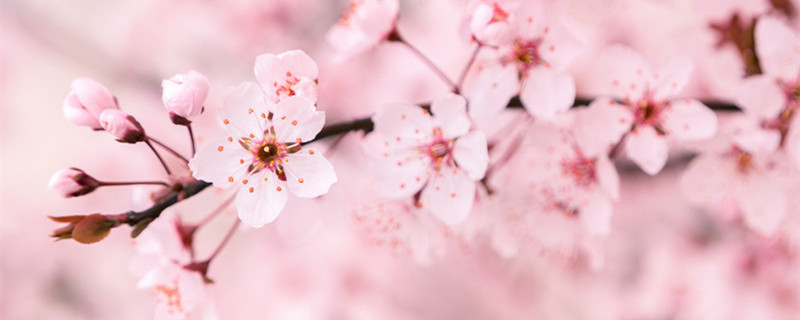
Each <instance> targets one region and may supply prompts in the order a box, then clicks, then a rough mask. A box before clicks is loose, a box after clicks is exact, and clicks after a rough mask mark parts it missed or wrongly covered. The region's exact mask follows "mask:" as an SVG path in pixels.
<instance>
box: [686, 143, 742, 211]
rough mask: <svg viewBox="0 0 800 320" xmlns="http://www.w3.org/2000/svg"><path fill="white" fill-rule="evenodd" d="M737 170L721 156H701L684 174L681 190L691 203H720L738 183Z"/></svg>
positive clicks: (693, 161)
mask: <svg viewBox="0 0 800 320" xmlns="http://www.w3.org/2000/svg"><path fill="white" fill-rule="evenodd" d="M735 170H736V168H734V167H733V166H732V164H731V161H727V159H725V158H723V157H721V156H718V155H714V154H700V155H699V156H698V157H697V158H695V159H694V160H692V162H691V163H690V164H689V166H688V168H687V169H686V171H684V172H683V175H682V176H681V181H680V186H681V190H683V194H684V195H685V196H686V197H687V198H688V199H689V200H690V201H692V202H694V203H697V204H702V205H709V204H713V203H716V202H719V201H720V200H722V198H723V197H725V196H726V195H728V193H729V192H730V191H731V190H733V189H732V188H733V186H734V185H735V184H737V183H738V182H737V179H738V177H737V176H736V171H735Z"/></svg>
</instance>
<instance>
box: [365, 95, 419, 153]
mask: <svg viewBox="0 0 800 320" xmlns="http://www.w3.org/2000/svg"><path fill="white" fill-rule="evenodd" d="M372 121H373V122H374V123H375V132H377V133H379V134H381V135H382V136H383V137H384V138H385V139H386V140H387V142H388V143H391V144H392V145H393V146H397V147H408V146H419V145H422V144H423V143H426V142H428V141H429V140H430V139H431V135H432V134H433V121H432V119H431V116H430V115H429V114H428V113H427V111H425V110H424V109H422V108H420V107H418V106H415V105H404V104H395V105H383V106H380V107H378V110H377V111H376V112H375V115H373V116H372Z"/></svg>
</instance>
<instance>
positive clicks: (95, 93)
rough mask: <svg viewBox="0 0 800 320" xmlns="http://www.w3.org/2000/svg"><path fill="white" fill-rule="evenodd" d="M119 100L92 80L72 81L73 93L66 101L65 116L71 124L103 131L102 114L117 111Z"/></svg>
mask: <svg viewBox="0 0 800 320" xmlns="http://www.w3.org/2000/svg"><path fill="white" fill-rule="evenodd" d="M117 108H118V106H117V100H116V99H115V98H114V96H113V95H111V92H109V91H108V89H107V88H106V87H104V86H103V85H102V84H100V83H98V82H97V81H95V80H93V79H90V78H78V79H75V80H72V91H70V93H69V94H67V97H66V98H65V99H64V116H65V117H66V118H67V120H69V121H70V122H72V123H74V124H76V125H79V126H86V127H89V128H92V129H94V130H102V127H101V126H100V120H99V118H100V114H101V113H102V112H103V110H106V109H117Z"/></svg>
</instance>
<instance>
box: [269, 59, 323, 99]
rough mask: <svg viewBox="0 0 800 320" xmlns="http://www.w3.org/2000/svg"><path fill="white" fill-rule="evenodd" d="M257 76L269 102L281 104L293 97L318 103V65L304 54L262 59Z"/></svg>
mask: <svg viewBox="0 0 800 320" xmlns="http://www.w3.org/2000/svg"><path fill="white" fill-rule="evenodd" d="M255 73H256V79H257V80H258V83H259V84H261V88H262V89H264V92H265V94H266V97H267V100H268V101H271V102H273V103H277V102H278V101H280V100H283V99H285V98H288V97H293V96H302V97H306V98H308V99H310V100H312V101H314V102H315V103H316V101H317V74H318V73H319V70H318V68H317V63H316V62H314V60H312V59H311V57H309V56H308V55H307V54H306V53H305V52H303V51H301V50H292V51H286V52H284V53H281V54H278V55H275V54H271V53H265V54H262V55H259V56H258V57H256V65H255Z"/></svg>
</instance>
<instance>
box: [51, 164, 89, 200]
mask: <svg viewBox="0 0 800 320" xmlns="http://www.w3.org/2000/svg"><path fill="white" fill-rule="evenodd" d="M99 186H100V182H99V181H97V180H96V179H95V178H92V176H90V175H88V174H86V172H83V170H81V169H77V168H69V169H64V170H59V171H58V172H56V173H55V174H53V176H52V177H51V178H50V182H48V183H47V187H48V188H50V189H54V190H56V191H57V192H58V194H60V195H61V196H62V197H65V198H70V197H78V196H82V195H84V194H87V193H89V192H92V191H94V189H97V187H99Z"/></svg>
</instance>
